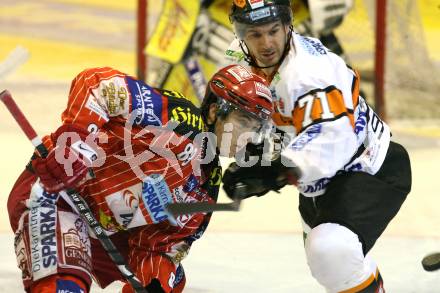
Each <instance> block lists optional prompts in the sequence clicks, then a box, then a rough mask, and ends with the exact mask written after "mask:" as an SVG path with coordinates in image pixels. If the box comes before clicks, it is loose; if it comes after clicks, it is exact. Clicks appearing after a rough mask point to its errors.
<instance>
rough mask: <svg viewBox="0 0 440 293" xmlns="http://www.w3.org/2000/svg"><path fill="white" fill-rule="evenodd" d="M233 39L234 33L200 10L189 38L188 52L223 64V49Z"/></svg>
mask: <svg viewBox="0 0 440 293" xmlns="http://www.w3.org/2000/svg"><path fill="white" fill-rule="evenodd" d="M233 40H234V33H233V32H232V31H231V30H229V29H228V28H227V27H225V26H223V25H221V24H220V23H218V22H216V21H215V20H213V19H211V17H210V16H209V14H208V12H207V11H206V10H202V11H201V12H200V15H199V17H198V19H197V27H196V30H195V32H194V34H193V36H192V39H191V45H190V46H191V48H190V49H191V50H190V52H188V53H197V54H200V55H202V56H204V57H206V58H207V59H209V60H210V61H212V62H214V64H216V65H222V64H225V62H226V60H225V51H226V49H227V48H228V47H229V44H230V43H231V42H232V41H233Z"/></svg>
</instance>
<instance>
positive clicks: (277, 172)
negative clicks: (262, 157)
mask: <svg viewBox="0 0 440 293" xmlns="http://www.w3.org/2000/svg"><path fill="white" fill-rule="evenodd" d="M297 178H298V171H297V168H294V167H285V166H284V165H282V164H281V159H280V158H279V159H278V160H275V161H273V162H272V164H271V166H261V164H257V165H255V166H252V167H240V166H238V165H237V164H236V163H235V162H234V163H232V164H231V165H229V167H228V168H227V169H226V171H225V173H224V175H223V179H222V181H223V189H224V190H225V192H226V195H227V196H228V197H229V198H230V199H232V200H239V199H245V198H248V197H251V196H262V195H265V194H266V193H268V192H269V191H272V190H273V191H279V190H280V189H281V188H282V187H284V186H285V185H286V184H288V183H291V184H294V183H295V182H296V180H297Z"/></svg>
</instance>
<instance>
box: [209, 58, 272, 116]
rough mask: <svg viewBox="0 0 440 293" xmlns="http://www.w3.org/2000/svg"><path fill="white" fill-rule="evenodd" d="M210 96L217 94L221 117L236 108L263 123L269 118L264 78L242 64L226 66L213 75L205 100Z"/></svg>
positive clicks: (269, 100) (268, 101) (267, 94)
mask: <svg viewBox="0 0 440 293" xmlns="http://www.w3.org/2000/svg"><path fill="white" fill-rule="evenodd" d="M212 95H214V96H215V97H217V104H218V105H219V109H218V111H219V112H218V114H219V115H220V116H222V115H223V116H225V115H227V114H228V113H229V112H231V111H232V110H235V109H239V110H241V111H242V112H245V113H247V114H249V115H250V116H252V117H253V118H255V119H257V120H259V121H261V122H262V124H265V123H266V122H270V121H271V116H272V113H273V111H274V110H273V103H272V95H271V92H270V89H269V88H268V86H267V82H266V80H265V79H263V78H261V77H260V76H258V75H256V74H254V73H252V72H251V71H249V70H248V69H247V68H245V67H243V66H241V65H229V66H227V67H225V68H222V69H220V70H219V71H218V72H217V73H215V74H214V76H213V77H212V78H211V80H210V81H209V83H208V87H207V90H206V96H205V100H212ZM209 97H211V98H209Z"/></svg>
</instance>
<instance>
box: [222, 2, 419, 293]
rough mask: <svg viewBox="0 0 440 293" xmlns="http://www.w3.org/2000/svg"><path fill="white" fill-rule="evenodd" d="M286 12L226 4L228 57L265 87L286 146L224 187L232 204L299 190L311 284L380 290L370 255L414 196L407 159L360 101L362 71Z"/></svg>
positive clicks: (267, 5)
mask: <svg viewBox="0 0 440 293" xmlns="http://www.w3.org/2000/svg"><path fill="white" fill-rule="evenodd" d="M290 5H291V4H290V1H289V0H234V3H233V5H232V10H231V14H230V20H231V21H232V23H233V25H234V29H235V33H236V36H237V38H236V40H235V41H234V42H233V43H232V44H231V46H230V48H229V50H228V51H227V55H228V56H229V57H230V59H231V62H232V63H240V64H243V65H244V66H248V68H250V70H252V71H253V72H254V73H257V74H259V75H260V76H263V77H265V78H266V79H267V80H268V81H269V82H270V89H271V91H272V97H273V99H274V103H275V109H274V111H275V113H274V115H273V122H274V124H275V125H276V127H277V129H278V133H280V135H283V139H282V144H281V155H280V156H279V157H278V159H277V160H276V161H275V162H272V164H271V166H270V167H269V166H262V164H260V165H256V166H254V167H250V168H247V167H240V166H239V165H238V164H233V165H231V166H230V167H229V168H228V169H227V170H226V171H225V174H224V177H223V183H224V188H225V191H226V192H227V194H228V195H229V196H230V197H232V198H234V191H235V187H236V186H240V188H241V189H243V186H248V187H249V188H248V194H247V195H248V196H252V195H258V196H260V195H263V194H265V193H267V192H268V191H270V190H277V189H279V188H281V187H282V186H283V185H284V184H286V183H293V184H295V185H297V187H298V190H299V192H300V197H299V210H300V213H301V217H302V220H303V227H304V235H306V237H305V252H306V256H307V263H308V265H309V267H310V270H311V273H312V275H313V277H314V278H315V279H316V280H317V281H318V282H319V283H320V284H321V285H322V286H323V287H325V289H326V290H327V292H383V291H384V289H383V282H382V279H381V276H380V274H379V271H378V269H377V266H376V264H375V263H374V261H373V260H372V259H371V257H370V255H369V254H368V253H369V251H370V250H371V248H372V247H373V246H374V244H375V242H376V240H377V239H378V238H379V236H380V235H381V234H382V233H383V231H384V230H385V228H386V227H387V225H388V223H389V222H390V221H391V220H392V218H393V217H394V216H395V215H396V214H397V212H398V211H399V209H400V206H401V205H402V203H403V202H404V200H405V198H406V196H407V194H408V193H409V191H410V188H411V167H410V162H409V157H408V154H407V152H406V150H405V149H404V148H403V147H402V146H401V145H399V144H397V143H395V142H392V141H390V138H391V133H390V129H389V127H388V125H387V124H386V123H385V122H384V121H382V120H381V119H380V118H379V117H378V116H377V115H376V113H374V111H373V109H372V108H371V107H370V106H369V105H368V104H367V103H366V101H365V99H364V97H362V96H361V95H360V94H359V83H360V79H359V75H358V73H357V72H356V71H355V70H353V69H352V68H350V67H349V66H347V65H346V64H345V62H344V61H343V60H342V59H341V58H340V57H338V56H337V55H336V54H334V53H332V52H331V51H329V50H328V49H327V48H326V47H325V46H323V45H322V43H321V42H320V41H319V40H318V39H315V38H309V37H304V36H301V35H299V34H297V33H295V32H294V31H293V28H292V26H291V23H292V14H291V7H290ZM261 174H265V175H264V177H261ZM257 182H259V184H257ZM237 184H238V185H237Z"/></svg>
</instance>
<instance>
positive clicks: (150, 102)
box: [127, 78, 166, 126]
mask: <svg viewBox="0 0 440 293" xmlns="http://www.w3.org/2000/svg"><path fill="white" fill-rule="evenodd" d="M127 84H128V87H129V89H130V93H131V95H132V111H133V115H134V117H135V118H134V124H135V125H142V126H147V125H154V126H161V125H162V122H166V121H162V110H163V109H162V106H163V105H162V96H161V95H160V94H158V93H156V92H155V91H154V90H153V88H151V87H149V86H147V85H146V84H144V83H142V82H139V81H135V80H133V79H130V78H127Z"/></svg>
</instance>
